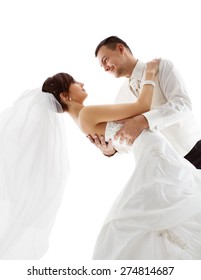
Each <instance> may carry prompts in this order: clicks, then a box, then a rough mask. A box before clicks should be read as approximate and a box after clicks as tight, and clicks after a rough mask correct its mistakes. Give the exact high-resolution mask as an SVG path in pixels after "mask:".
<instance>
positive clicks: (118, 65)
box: [88, 36, 201, 169]
mask: <svg viewBox="0 0 201 280" xmlns="http://www.w3.org/2000/svg"><path fill="white" fill-rule="evenodd" d="M95 56H96V57H97V59H98V61H99V64H100V66H101V67H102V68H103V69H104V70H105V71H107V72H108V73H110V74H112V75H113V76H114V77H116V78H120V77H126V78H127V80H126V81H125V82H124V84H123V85H122V87H121V88H120V90H119V93H118V95H117V98H116V102H117V103H123V102H124V103H125V102H133V101H135V100H136V99H137V98H138V96H139V92H140V84H142V81H143V80H144V69H145V66H146V64H145V63H143V62H142V61H140V60H138V59H136V58H135V56H134V55H133V54H132V51H131V49H130V48H129V46H128V45H127V43H126V42H124V41H123V40H122V39H120V38H118V37H116V36H111V37H108V38H106V39H104V40H102V41H101V42H100V43H99V44H98V46H97V48H96V50H95ZM122 124H123V127H122V128H121V129H120V130H119V131H118V132H117V134H116V136H115V137H116V138H118V137H120V140H121V141H124V140H125V141H127V143H128V144H130V145H132V143H133V142H134V141H135V139H136V138H137V137H138V136H139V135H140V133H141V132H142V131H143V130H144V129H150V130H151V131H153V132H155V131H160V132H161V133H162V134H163V135H164V136H165V137H166V138H167V139H168V140H169V141H170V142H171V144H172V145H173V147H174V148H175V149H176V150H177V152H178V153H179V154H181V155H182V156H183V157H185V158H186V159H187V160H189V161H190V162H191V163H192V164H193V165H194V166H195V167H196V168H198V169H201V140H200V139H201V132H200V129H199V127H198V125H197V124H196V121H195V118H194V116H193V113H192V110H191V100H190V98H189V96H188V94H187V91H186V88H185V85H184V82H183V80H182V78H181V77H180V76H179V73H178V71H177V70H176V68H175V67H174V65H173V64H172V62H170V61H169V60H164V59H161V61H160V67H159V73H158V79H157V80H156V87H155V94H154V97H153V101H152V109H151V111H149V112H146V113H144V114H142V115H139V116H136V117H133V118H130V119H127V120H122ZM88 137H89V139H90V140H91V142H92V143H94V144H95V145H96V146H97V147H98V148H99V149H100V150H101V151H102V152H103V154H104V155H106V156H109V157H110V156H113V155H114V154H115V153H116V151H115V149H114V148H113V146H112V143H111V142H110V141H109V142H108V143H106V142H105V138H104V136H101V137H100V138H99V137H98V136H95V137H94V138H93V137H92V136H91V135H89V136H88Z"/></svg>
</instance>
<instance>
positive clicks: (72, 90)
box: [68, 82, 88, 104]
mask: <svg viewBox="0 0 201 280" xmlns="http://www.w3.org/2000/svg"><path fill="white" fill-rule="evenodd" d="M68 95H69V98H71V100H73V101H75V102H77V103H80V104H83V101H84V100H85V99H86V98H87V96H88V94H87V92H86V91H85V89H84V84H83V83H80V82H75V83H72V84H71V85H70V87H69V91H68Z"/></svg>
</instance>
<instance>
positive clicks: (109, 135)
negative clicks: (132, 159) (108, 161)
mask: <svg viewBox="0 0 201 280" xmlns="http://www.w3.org/2000/svg"><path fill="white" fill-rule="evenodd" d="M121 127H122V124H119V123H116V122H108V123H107V126H106V130H105V140H106V141H109V139H111V140H112V143H113V146H114V148H115V150H117V151H118V152H122V153H128V152H130V151H131V149H132V147H131V146H129V145H127V144H126V142H123V143H120V142H119V139H117V140H115V139H114V135H115V133H116V132H117V131H118V130H119V129H120V128H121Z"/></svg>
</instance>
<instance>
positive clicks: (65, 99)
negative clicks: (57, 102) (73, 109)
mask: <svg viewBox="0 0 201 280" xmlns="http://www.w3.org/2000/svg"><path fill="white" fill-rule="evenodd" d="M60 98H61V101H62V102H63V103H64V104H68V102H69V100H70V98H69V96H68V94H67V93H66V92H61V93H60Z"/></svg>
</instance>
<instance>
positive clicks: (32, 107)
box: [0, 88, 69, 260]
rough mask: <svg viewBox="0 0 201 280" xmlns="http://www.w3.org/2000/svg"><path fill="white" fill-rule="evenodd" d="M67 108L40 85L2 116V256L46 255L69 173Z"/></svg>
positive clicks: (34, 256)
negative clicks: (64, 113) (65, 121)
mask: <svg viewBox="0 0 201 280" xmlns="http://www.w3.org/2000/svg"><path fill="white" fill-rule="evenodd" d="M62 112H63V110H62V107H61V106H60V104H59V103H58V102H57V101H56V99H55V98H54V96H53V95H51V94H49V93H44V92H42V91H41V89H40V88H37V89H34V90H30V91H26V92H25V93H23V94H22V95H21V96H20V98H19V99H18V100H17V101H15V102H14V104H13V105H12V106H11V107H10V108H8V109H7V110H6V111H4V112H3V113H1V115H0V213H1V215H0V259H5V260H6V259H8V260H9V259H40V258H41V257H42V256H43V255H44V253H45V252H46V251H47V249H48V239H49V236H50V233H51V229H52V226H53V224H54V221H55V218H56V214H57V210H58V208H59V206H60V203H61V199H62V194H63V191H64V187H65V185H66V179H67V177H68V174H69V162H68V153H67V147H66V135H65V127H64V124H63V114H60V113H62Z"/></svg>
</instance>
